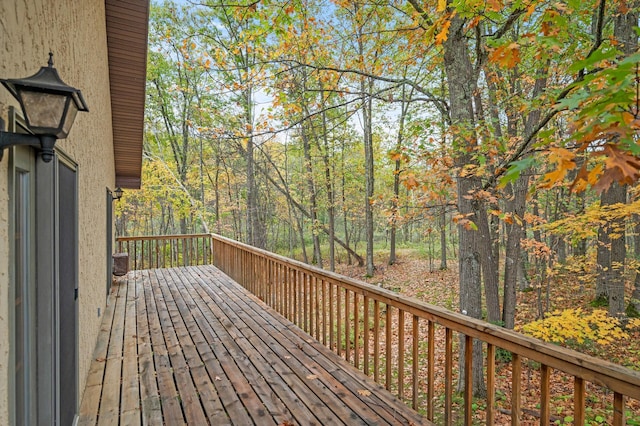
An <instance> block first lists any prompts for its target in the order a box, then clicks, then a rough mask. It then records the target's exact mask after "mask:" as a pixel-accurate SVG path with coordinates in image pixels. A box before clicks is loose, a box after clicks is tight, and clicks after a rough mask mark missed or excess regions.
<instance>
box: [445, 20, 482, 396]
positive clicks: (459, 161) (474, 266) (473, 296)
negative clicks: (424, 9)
mask: <svg viewBox="0 0 640 426" xmlns="http://www.w3.org/2000/svg"><path fill="white" fill-rule="evenodd" d="M464 22H465V21H464V20H463V19H462V18H461V17H460V16H459V15H455V16H454V17H452V18H451V26H450V27H449V37H448V38H447V40H446V41H445V42H444V65H445V72H446V75H447V81H448V83H449V104H450V105H449V106H450V110H451V121H452V124H453V126H455V128H456V129H455V130H456V132H455V133H454V147H455V148H456V149H457V150H458V153H457V155H456V159H455V161H456V165H457V166H459V167H460V166H463V165H465V164H473V161H472V158H471V156H470V155H469V154H468V152H469V151H471V149H468V148H473V146H474V145H475V144H476V143H477V142H476V140H475V139H472V140H466V139H465V138H464V136H462V134H461V133H464V132H465V131H471V129H473V117H474V113H473V102H472V99H473V94H474V92H475V90H476V82H475V78H474V72H473V66H472V64H471V58H470V56H469V50H468V46H467V39H466V35H465V33H464ZM469 145H471V146H469ZM480 185H481V182H480V180H479V179H478V178H477V177H474V176H468V175H462V174H460V175H458V179H457V190H458V211H459V212H460V214H462V215H469V216H471V215H472V214H473V213H474V209H473V205H472V201H471V200H469V199H467V196H468V195H470V194H473V193H474V192H475V191H477V190H478V189H479V188H480V187H481V186H480ZM458 234H459V245H460V248H459V265H460V266H459V269H460V271H459V272H460V310H461V312H462V313H463V314H465V315H469V316H470V317H473V318H481V317H482V292H481V282H480V254H479V253H478V243H477V241H476V240H477V238H478V233H477V232H475V231H473V230H472V229H471V228H469V227H467V226H465V224H464V223H462V224H459V225H458ZM460 340H461V345H460V354H461V356H460V362H459V378H460V379H459V380H458V390H460V391H462V390H463V389H464V377H465V362H464V356H463V354H464V353H465V349H464V346H465V344H464V343H465V339H464V337H463V336H461V339H460ZM472 368H473V386H472V389H473V393H474V394H475V395H477V396H483V395H485V394H486V388H485V384H484V376H483V358H482V345H481V342H479V341H476V342H474V348H473V366H472Z"/></svg>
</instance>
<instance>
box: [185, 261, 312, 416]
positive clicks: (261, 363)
mask: <svg viewBox="0 0 640 426" xmlns="http://www.w3.org/2000/svg"><path fill="white" fill-rule="evenodd" d="M185 273H186V274H188V275H190V274H189V271H185ZM198 280H199V279H198V277H197V276H192V278H190V279H187V280H185V285H186V286H187V288H188V289H190V290H192V291H191V294H197V295H198V296H199V297H201V298H202V299H203V300H206V299H207V298H208V294H207V293H206V291H205V290H204V288H203V287H202V286H201V285H198V284H200V283H197V281H198ZM192 283H193V284H192ZM209 307H210V309H211V313H212V314H213V315H215V316H216V317H217V318H222V319H223V321H224V322H225V323H226V324H233V326H231V327H230V328H228V329H227V331H228V332H229V334H230V335H231V337H232V339H233V341H234V343H235V344H236V345H237V347H234V348H233V352H232V354H234V356H236V355H237V354H239V353H245V354H251V356H249V357H244V364H243V366H244V367H245V368H247V369H249V370H251V372H252V373H251V375H252V377H253V378H254V380H253V381H252V385H253V386H254V387H256V386H257V385H259V388H260V389H258V391H257V393H258V395H260V397H261V399H262V401H263V403H264V404H265V406H266V407H269V406H273V405H274V404H277V405H278V406H279V407H278V410H280V411H273V409H272V413H273V416H274V419H275V420H276V422H277V423H278V424H286V423H287V422H288V423H292V422H293V421H294V420H296V419H297V420H298V422H300V423H301V424H309V425H313V424H320V421H319V419H318V418H317V417H316V415H315V414H314V412H313V411H311V410H309V409H308V408H306V406H304V405H301V404H300V398H299V397H298V395H299V392H295V390H294V389H292V386H295V383H291V382H289V383H287V382H285V380H284V379H283V378H282V376H281V374H279V371H278V367H279V366H278V358H277V357H274V356H273V355H274V354H273V351H271V350H270V348H268V347H267V346H265V345H264V344H263V345H255V344H254V342H253V341H252V339H251V337H252V336H253V333H252V331H249V332H248V333H246V332H243V331H242V330H243V329H244V330H248V329H247V326H246V324H245V323H243V322H242V321H239V320H238V318H237V317H234V316H230V315H228V312H225V311H223V310H221V309H219V305H217V304H216V303H212V304H210V306H209ZM265 357H266V358H265ZM249 363H251V364H249ZM265 385H266V386H270V388H271V389H268V388H265Z"/></svg>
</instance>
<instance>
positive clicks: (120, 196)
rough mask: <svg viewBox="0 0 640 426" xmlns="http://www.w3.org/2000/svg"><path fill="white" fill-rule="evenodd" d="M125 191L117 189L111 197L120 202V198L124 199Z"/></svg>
mask: <svg viewBox="0 0 640 426" xmlns="http://www.w3.org/2000/svg"><path fill="white" fill-rule="evenodd" d="M123 192H124V191H123V190H122V188H120V187H117V188H116V189H115V190H114V191H113V194H111V196H112V197H113V199H114V200H119V199H120V198H122V193H123Z"/></svg>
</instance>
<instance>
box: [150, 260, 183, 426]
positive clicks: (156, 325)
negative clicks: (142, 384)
mask: <svg viewBox="0 0 640 426" xmlns="http://www.w3.org/2000/svg"><path fill="white" fill-rule="evenodd" d="M145 277H148V278H149V282H148V283H145V291H144V295H145V299H146V302H147V318H148V320H149V334H150V335H151V346H152V348H153V350H152V352H153V361H154V364H155V369H156V378H157V380H158V390H159V392H160V405H161V407H162V414H163V419H164V422H165V423H166V424H171V425H180V424H184V423H185V421H184V417H183V415H182V408H181V407H180V400H179V395H178V390H177V388H176V385H175V381H174V378H173V369H172V368H171V361H170V360H169V353H168V351H167V345H166V343H165V340H164V333H163V330H162V326H161V322H160V315H159V314H158V310H159V309H162V308H163V306H164V300H163V298H162V293H161V292H159V291H158V290H159V289H158V280H157V278H156V276H155V274H154V273H153V271H151V273H147V274H145Z"/></svg>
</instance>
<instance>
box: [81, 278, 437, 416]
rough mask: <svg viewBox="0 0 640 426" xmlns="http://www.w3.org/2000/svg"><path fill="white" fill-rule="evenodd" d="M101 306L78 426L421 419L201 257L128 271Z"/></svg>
mask: <svg viewBox="0 0 640 426" xmlns="http://www.w3.org/2000/svg"><path fill="white" fill-rule="evenodd" d="M105 314H106V315H105V318H104V323H103V326H102V328H101V334H100V336H99V337H98V344H97V346H96V352H95V354H96V355H95V357H94V360H93V362H92V366H91V370H90V375H89V380H88V383H87V388H86V391H85V396H84V399H83V401H82V404H81V407H80V419H79V420H80V421H79V424H80V425H96V424H121V425H124V424H153V425H159V424H166V425H180V424H193V425H206V424H211V425H219V424H220V425H222V424H227V425H251V424H256V425H268V424H273V425H295V424H300V425H314V424H315V425H325V424H331V425H334V424H335V425H340V424H348V425H355V424H362V425H402V424H404V425H418V424H427V423H428V422H427V421H426V420H424V419H423V418H422V417H420V416H419V415H418V414H417V413H415V412H414V411H413V410H411V409H410V408H409V407H408V406H406V405H405V404H403V403H402V402H401V401H399V400H398V399H396V398H395V397H394V396H393V395H391V394H390V393H389V392H387V391H386V390H385V389H384V388H383V387H382V386H380V385H378V384H376V383H374V382H373V381H372V380H371V379H370V378H368V377H366V376H364V375H363V374H362V373H360V372H358V371H357V370H355V369H354V368H353V367H351V366H350V365H349V364H348V363H346V361H344V360H343V359H342V358H340V357H339V356H337V355H336V354H334V353H332V352H331V351H330V350H329V349H327V348H326V347H324V346H323V345H322V344H321V343H319V342H317V341H316V340H314V339H313V338H312V337H311V336H309V335H307V334H306V333H305V332H304V331H302V330H300V329H299V328H297V327H296V326H295V325H293V324H292V323H290V322H289V321H288V320H287V319H285V318H284V317H282V316H281V315H279V314H278V313H277V312H275V311H274V310H273V309H271V308H269V307H267V306H266V305H265V304H263V303H262V302H261V301H260V300H259V299H258V298H257V297H255V296H253V295H251V294H250V293H249V292H247V291H246V290H245V289H244V288H242V287H241V286H239V285H238V284H237V283H235V282H234V281H232V280H231V279H230V278H228V277H227V276H226V275H224V274H223V273H222V272H220V271H219V270H218V269H216V268H215V267H213V266H194V267H180V268H170V269H152V270H145V271H132V272H130V273H129V274H128V275H126V276H125V277H123V278H120V279H119V280H118V282H117V283H116V284H115V285H114V288H113V292H112V295H111V302H110V305H109V309H108V311H107V312H105ZM100 379H102V380H100ZM363 390H366V391H368V392H363Z"/></svg>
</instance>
